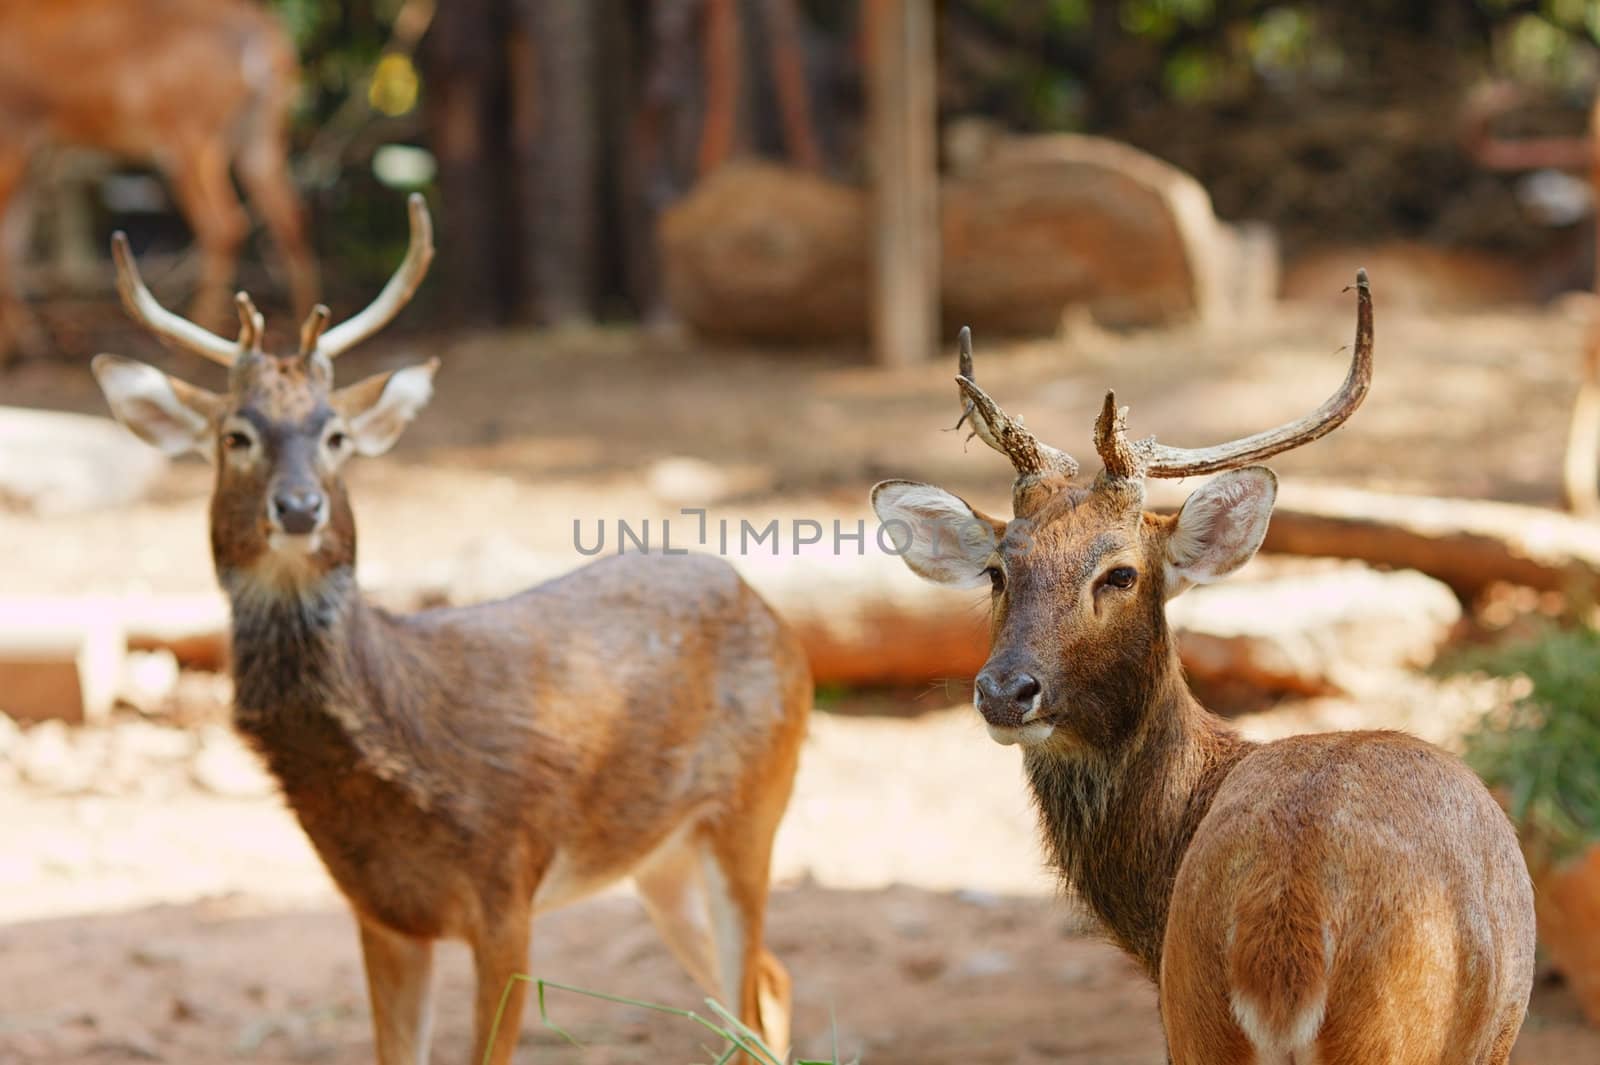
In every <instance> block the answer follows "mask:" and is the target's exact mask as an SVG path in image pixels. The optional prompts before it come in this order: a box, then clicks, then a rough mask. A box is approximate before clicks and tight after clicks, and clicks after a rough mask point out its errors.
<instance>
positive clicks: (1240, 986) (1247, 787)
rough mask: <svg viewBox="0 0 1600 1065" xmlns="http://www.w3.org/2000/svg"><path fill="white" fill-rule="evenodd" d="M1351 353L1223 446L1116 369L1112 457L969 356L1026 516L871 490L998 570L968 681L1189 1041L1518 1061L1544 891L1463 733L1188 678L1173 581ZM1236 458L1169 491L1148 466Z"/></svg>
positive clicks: (947, 550)
mask: <svg viewBox="0 0 1600 1065" xmlns="http://www.w3.org/2000/svg"><path fill="white" fill-rule="evenodd" d="M1357 285H1358V289H1359V317H1358V323H1359V324H1358V325H1357V329H1356V347H1355V356H1354V360H1353V362H1352V365H1351V368H1350V372H1349V375H1348V377H1347V379H1346V381H1345V383H1344V386H1343V387H1342V388H1341V389H1340V390H1339V392H1338V393H1336V394H1335V395H1334V396H1333V397H1332V398H1331V399H1330V400H1328V401H1327V402H1326V403H1324V404H1323V406H1322V407H1321V408H1319V409H1318V410H1317V411H1316V412H1315V413H1314V414H1312V415H1310V416H1308V417H1306V418H1303V419H1301V420H1299V421H1296V422H1292V423H1290V424H1287V425H1284V426H1281V427H1279V428H1277V429H1273V430H1269V431H1267V432H1263V433H1258V434H1256V435H1254V436H1249V437H1245V438H1244V439H1242V440H1238V441H1235V442H1233V443H1229V444H1223V445H1219V446H1216V447H1211V448H1202V449H1198V450H1188V449H1183V448H1174V447H1166V446H1163V445H1160V444H1157V443H1156V442H1155V441H1154V440H1153V439H1146V440H1129V439H1128V437H1127V433H1126V428H1125V425H1126V423H1125V416H1126V411H1125V410H1118V408H1117V405H1116V401H1115V398H1114V397H1113V396H1112V395H1111V394H1109V393H1108V394H1107V396H1106V400H1105V407H1104V409H1103V411H1102V412H1101V414H1100V417H1099V420H1098V422H1097V423H1096V426H1095V446H1096V448H1097V449H1098V451H1099V452H1100V456H1101V458H1102V459H1103V460H1104V462H1105V470H1104V472H1103V473H1101V474H1100V475H1099V476H1098V477H1097V478H1096V479H1095V480H1094V482H1093V483H1092V484H1091V485H1088V486H1083V485H1076V484H1074V483H1072V478H1073V477H1074V476H1075V475H1076V473H1077V471H1078V464H1077V463H1076V462H1075V461H1074V460H1073V459H1072V458H1071V456H1069V455H1067V454H1065V453H1064V452H1061V451H1059V450H1057V449H1055V448H1053V447H1050V446H1049V445H1047V444H1044V443H1042V442H1040V441H1039V440H1037V439H1036V438H1035V437H1034V436H1033V435H1032V434H1031V433H1030V432H1028V430H1027V429H1026V428H1024V427H1023V425H1022V423H1021V421H1019V420H1016V419H1013V418H1010V417H1007V415H1006V414H1005V412H1004V411H1002V410H1001V409H1000V408H999V407H998V406H997V405H996V404H995V403H994V401H993V400H991V399H990V398H989V397H988V396H987V395H985V394H984V392H983V390H982V389H980V388H979V387H978V386H977V385H976V384H975V383H974V382H973V375H972V363H971V354H970V347H969V346H968V344H969V341H968V340H967V338H966V336H965V335H963V345H962V346H963V350H962V360H961V363H962V364H961V376H960V377H958V378H957V381H958V383H959V386H960V390H961V394H962V397H963V400H964V403H965V404H967V407H966V412H965V413H964V415H963V421H965V420H967V419H969V418H970V419H971V425H972V428H973V429H974V431H975V432H976V433H977V435H978V436H979V437H980V438H982V439H983V441H984V442H985V443H987V444H988V445H989V446H991V447H993V448H995V449H996V450H998V451H1000V452H1001V453H1003V454H1005V455H1006V456H1007V457H1008V458H1009V459H1010V460H1011V462H1012V464H1013V465H1014V466H1015V467H1016V472H1017V478H1016V482H1015V485H1014V488H1013V491H1012V508H1013V511H1014V516H1013V517H1012V519H1011V520H1010V521H1009V522H1006V521H1002V520H1000V519H997V518H991V517H989V516H987V515H985V514H982V513H979V512H978V511H976V510H974V509H972V508H971V507H970V506H968V505H967V504H966V503H965V502H963V501H962V500H960V499H958V498H956V497H955V496H953V495H950V494H949V493H947V492H944V491H942V490H941V489H938V488H934V487H932V486H930V485H924V484H913V483H910V482H906V481H885V482H884V483H882V484H880V485H878V486H877V487H876V488H875V489H874V490H873V505H874V506H875V508H876V509H877V512H878V515H879V517H880V518H881V519H882V521H883V522H884V527H885V529H886V531H888V533H889V535H890V536H891V537H893V539H894V543H895V544H896V546H897V547H898V548H900V549H901V550H902V551H903V552H904V557H905V561H906V562H907V563H908V564H909V565H910V567H911V569H912V570H913V571H915V572H916V573H918V574H920V575H922V576H924V577H926V578H928V579H930V580H933V581H937V582H940V583H943V584H951V585H961V586H980V587H981V586H985V585H987V586H990V587H991V588H992V590H993V646H992V648H991V653H990V656H989V660H988V662H987V663H986V664H985V665H984V668H983V670H982V672H980V673H979V674H978V678H977V688H976V691H975V694H974V701H975V703H976V705H977V708H978V710H979V712H980V713H981V714H982V715H983V718H984V721H985V722H986V723H987V726H988V729H989V732H990V734H991V736H993V738H994V739H996V740H998V741H999V742H1001V743H1007V744H1020V745H1022V758H1023V766H1024V768H1025V771H1026V774H1027V778H1028V781H1029V785H1030V788H1031V790H1032V792H1033V797H1034V800H1035V803H1036V805H1037V807H1038V810H1039V815H1040V819H1041V821H1042V824H1043V828H1044V836H1045V840H1046V845H1047V848H1048V850H1049V851H1050V853H1051V855H1052V858H1053V860H1054V862H1055V864H1056V865H1057V867H1058V868H1059V869H1060V871H1061V873H1062V874H1063V876H1064V878H1065V879H1066V881H1067V882H1068V883H1070V885H1071V886H1072V888H1073V889H1074V890H1075V891H1076V893H1077V894H1078V896H1079V897H1080V898H1081V899H1082V900H1083V901H1084V902H1085V903H1087V904H1088V906H1089V907H1090V908H1091V909H1092V910H1093V912H1094V913H1095V914H1097V915H1098V917H1099V918H1100V920H1101V921H1102V922H1103V923H1104V925H1105V927H1106V928H1107V929H1108V930H1109V931H1110V933H1111V935H1112V937H1113V938H1114V939H1115V940H1116V942H1117V943H1118V944H1119V945H1121V946H1122V947H1123V949H1124V950H1126V951H1127V952H1128V953H1130V954H1131V955H1132V956H1133V957H1134V958H1135V959H1137V960H1138V962H1139V963H1140V964H1141V965H1142V966H1143V967H1144V969H1145V971H1146V972H1147V973H1148V974H1149V975H1150V976H1151V978H1152V979H1154V980H1156V981H1158V983H1159V987H1160V1002H1161V1017H1162V1021H1163V1024H1164V1025H1165V1028H1166V1033H1167V1045H1168V1051H1169V1053H1170V1055H1171V1060H1172V1061H1173V1062H1176V1063H1178V1065H1202V1063H1203V1065H1233V1063H1238V1065H1245V1063H1252V1062H1254V1063H1261V1065H1265V1063H1269V1062H1271V1063H1279V1065H1282V1063H1293V1065H1311V1063H1316V1065H1377V1063H1380V1062H1381V1063H1385V1065H1400V1063H1405V1065H1421V1063H1429V1065H1487V1063H1494V1065H1504V1063H1505V1062H1506V1061H1508V1060H1509V1058H1510V1054H1511V1045H1512V1043H1513V1042H1514V1041H1515V1039H1516V1036H1517V1032H1518V1029H1519V1028H1520V1026H1521V1024H1522V1019H1523V1014H1524V1012H1525V1011H1526V1008H1527V1002H1528V995H1529V992H1530V989H1531V985H1532V980H1533V948H1534V919H1533V895H1532V889H1531V886H1530V884H1529V879H1528V872H1527V868H1526V866H1525V865H1524V864H1523V860H1522V857H1521V854H1520V852H1519V850H1518V847H1517V840H1516V837H1515V834H1514V833H1513V832H1512V829H1511V826H1510V824H1509V823H1508V822H1507V820H1506V818H1505V816H1504V814H1503V813H1501V811H1500V809H1499V808H1498V807H1497V806H1496V805H1495V802H1494V800H1493V799H1492V798H1491V797H1490V796H1489V793H1488V792H1487V790H1485V788H1484V787H1483V785H1482V784H1481V783H1480V782H1479V781H1478V779H1477V778H1476V777H1475V776H1474V775H1473V774H1472V773H1471V772H1470V771H1468V770H1467V769H1466V767H1464V766H1463V765H1461V763H1460V762H1458V761H1457V760H1456V759H1454V758H1452V757H1450V756H1449V755H1446V754H1444V753H1443V752H1441V751H1439V750H1437V749H1436V748H1434V747H1431V746H1429V745H1428V744H1426V743H1423V742H1421V741H1420V740H1416V739H1413V738H1411V737H1409V736H1405V735H1403V734H1401V733H1396V732H1342V733H1337V732H1336V733H1329V734H1327V735H1316V736H1297V737H1294V738H1292V739H1286V740H1280V741H1277V742H1275V743H1268V744H1255V743H1250V742H1248V741H1246V740H1244V739H1243V738H1241V737H1239V736H1238V735H1236V734H1235V733H1234V732H1233V731H1232V730H1231V729H1230V728H1228V727H1227V726H1226V725H1225V724H1224V723H1223V722H1222V721H1221V720H1219V719H1218V718H1216V717H1214V716H1213V715H1211V714H1210V713H1208V712H1207V711H1206V710H1205V709H1203V708H1202V707H1201V706H1200V705H1199V704H1198V703H1197V702H1196V701H1195V699H1194V697H1193V695H1191V694H1190V692H1189V690H1188V688H1187V687H1186V686H1185V684H1184V681H1183V674H1182V671H1181V669H1180V667H1179V664H1178V657H1177V653H1176V649H1175V646H1174V641H1173V639H1172V634H1171V632H1170V631H1169V629H1168V627H1167V622H1166V616H1165V602H1166V600H1168V599H1170V598H1172V597H1173V596H1175V595H1177V594H1179V593H1180V592H1182V591H1183V590H1184V589H1185V588H1187V587H1189V586H1190V585H1193V584H1204V583H1207V582H1210V581H1214V580H1217V579H1219V578H1221V577H1224V576H1226V575H1227V574H1228V573H1231V572H1232V571H1234V570H1236V569H1237V568H1239V567H1240V566H1241V565H1243V564H1244V563H1245V562H1246V561H1247V560H1249V558H1250V557H1251V556H1252V555H1253V554H1254V553H1255V551H1256V549H1257V547H1259V546H1260V544H1261V540H1262V537H1263V536H1264V535H1265V533H1266V528H1267V520H1268V516H1269V515H1270V513H1271V508H1272V502H1273V498H1274V496H1275V494H1276V487H1277V480H1276V478H1275V477H1274V476H1273V474H1272V472H1271V471H1270V470H1267V469H1266V468H1264V467H1261V466H1252V465H1248V464H1249V463H1252V462H1255V461H1258V460H1260V459H1263V458H1266V457H1268V456H1270V455H1274V454H1277V453H1279V452H1281V451H1286V450H1288V449H1290V448H1293V447H1297V446H1299V445H1301V444H1305V443H1308V442H1310V441H1312V440H1315V439H1317V438H1318V437H1320V436H1322V435H1323V434H1325V433H1327V432H1329V431H1331V430H1332V429H1333V428H1335V427H1336V426H1337V425H1339V424H1340V423H1341V422H1343V421H1344V420H1345V419H1346V418H1348V417H1349V416H1350V414H1351V413H1352V412H1353V411H1354V410H1355V409H1356V407H1357V405H1358V404H1359V403H1360V402H1361V400H1362V397H1363V396H1364V395H1365V393H1366V390H1367V386H1368V384H1369V382H1370V379H1371V372H1372V344H1373V334H1372V304H1371V297H1370V295H1369V293H1368V290H1367V279H1366V276H1365V274H1364V273H1363V274H1361V275H1359V276H1358V281H1357ZM1207 473H1216V474H1219V476H1218V477H1216V478H1215V479H1214V480H1211V481H1210V482H1208V483H1206V484H1205V485H1203V486H1202V487H1201V488H1199V489H1198V490H1197V491H1195V492H1194V494H1193V495H1191V496H1190V497H1189V498H1188V500H1187V501H1186V502H1185V503H1184V505H1183V508H1182V509H1181V510H1180V511H1179V512H1178V513H1177V514H1176V515H1170V516H1168V515H1157V514H1152V513H1148V512H1146V511H1145V510H1144V509H1143V503H1144V478H1146V477H1185V476H1191V475H1196V474H1207Z"/></svg>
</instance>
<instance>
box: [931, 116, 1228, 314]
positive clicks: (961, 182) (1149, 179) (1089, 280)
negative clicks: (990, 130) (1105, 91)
mask: <svg viewBox="0 0 1600 1065" xmlns="http://www.w3.org/2000/svg"><path fill="white" fill-rule="evenodd" d="M940 239H941V242H942V244H941V250H942V253H943V256H944V269H943V283H942V286H941V299H942V308H943V311H944V316H945V321H946V324H947V326H949V327H950V328H952V329H954V328H959V327H960V326H962V325H970V326H972V328H973V329H975V330H977V331H979V333H980V335H982V334H983V333H986V332H987V333H996V332H998V333H1050V332H1053V331H1054V330H1055V328H1056V326H1057V324H1058V323H1059V321H1060V319H1061V314H1062V311H1063V310H1065V309H1066V308H1068V307H1075V306H1084V307H1088V308H1089V310H1090V312H1091V314H1092V315H1093V317H1094V319H1095V321H1097V322H1099V323H1100V324H1102V325H1106V326H1114V327H1128V326H1153V325H1164V324H1170V323H1174V322H1181V321H1186V320H1190V319H1196V318H1197V319H1200V320H1204V321H1211V320H1217V319H1223V318H1226V317H1227V316H1228V314H1229V310H1230V306H1231V302H1232V300H1233V299H1234V297H1233V295H1232V294H1231V293H1230V291H1229V284H1230V281H1229V274H1228V269H1229V268H1230V267H1231V266H1233V265H1234V264H1233V262H1232V261H1231V258H1232V257H1231V256H1230V254H1229V253H1230V251H1231V248H1230V247H1229V245H1228V241H1227V237H1226V234H1225V233H1224V230H1223V228H1222V227H1221V225H1220V224H1219V223H1218V221H1217V218H1216V215H1215V214H1214V213H1213V211H1212V208H1211V197H1210V196H1209V195H1207V193H1206V191H1205V189H1204V188H1203V187H1202V186H1201V185H1200V183H1199V182H1198V181H1196V180H1195V179H1194V178H1193V177H1191V176H1190V175H1188V174H1186V173H1184V172H1183V171H1182V170H1179V169H1178V168H1177V167H1175V166H1172V165H1171V164H1169V163H1166V162H1163V161H1162V160H1160V159H1157V158H1156V157H1155V156H1153V155H1149V154H1147V153H1145V152H1142V151H1140V150H1138V149H1137V148H1134V147H1132V146H1131V145H1127V144H1122V143H1120V142H1117V141H1113V140H1108V139H1106V138H1104V137H1090V136H1084V135H1080V134H1071V133H1062V134H1053V135H1049V136H1035V137H1005V138H1002V139H1000V140H999V141H997V142H996V144H995V145H994V147H993V149H992V150H991V152H990V154H989V156H988V158H986V159H985V161H984V165H983V166H982V167H981V168H978V169H976V170H974V171H973V172H972V173H971V174H970V175H969V176H968V177H965V178H959V179H956V180H954V181H951V182H949V183H947V184H946V186H945V189H944V194H943V198H942V203H941V211H940Z"/></svg>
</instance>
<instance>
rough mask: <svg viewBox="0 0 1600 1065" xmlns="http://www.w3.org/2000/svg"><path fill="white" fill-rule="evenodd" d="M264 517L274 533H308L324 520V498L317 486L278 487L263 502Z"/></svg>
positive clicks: (325, 514) (313, 530)
mask: <svg viewBox="0 0 1600 1065" xmlns="http://www.w3.org/2000/svg"><path fill="white" fill-rule="evenodd" d="M267 517H268V519H269V520H270V521H271V522H272V527H273V529H274V530H275V531H277V532H281V533H285V534H287V535H289V536H311V535H312V534H314V533H317V532H320V531H321V530H322V526H323V525H325V524H326V523H327V520H328V499H327V497H326V496H324V495H323V494H322V492H321V490H320V489H317V488H297V487H284V488H278V489H275V490H274V491H273V493H272V497H271V499H270V500H269V501H268V503H267Z"/></svg>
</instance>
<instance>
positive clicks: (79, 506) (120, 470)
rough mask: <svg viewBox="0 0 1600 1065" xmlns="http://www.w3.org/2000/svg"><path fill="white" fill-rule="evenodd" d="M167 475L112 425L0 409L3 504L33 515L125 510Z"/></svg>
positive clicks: (157, 460)
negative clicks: (120, 507)
mask: <svg viewBox="0 0 1600 1065" xmlns="http://www.w3.org/2000/svg"><path fill="white" fill-rule="evenodd" d="M166 468H167V460H166V459H165V458H163V457H162V455H161V453H160V452H159V451H157V450H156V449H155V448H152V447H147V446H146V445H144V444H142V443H140V442H139V441H138V440H136V439H135V438H134V437H133V436H132V435H131V434H130V433H129V432H128V431H127V430H126V429H123V428H122V427H121V426H119V425H118V424H117V423H116V422H114V421H112V420H111V419H109V418H97V417H92V416H90V415H85V414H66V413H62V412H59V411H44V410H26V409H23V408H20V407H0V505H9V506H12V507H17V508H20V509H23V510H27V511H31V512H32V513H35V514H63V513H75V512H78V511H85V510H94V509H98V508H102V507H116V506H125V505H127V504H129V503H132V502H135V501H137V500H140V499H143V498H144V497H145V496H146V495H147V494H149V491H150V489H151V487H152V486H153V485H154V484H155V482H156V481H157V480H158V479H159V478H160V477H161V475H162V474H163V473H165V472H166Z"/></svg>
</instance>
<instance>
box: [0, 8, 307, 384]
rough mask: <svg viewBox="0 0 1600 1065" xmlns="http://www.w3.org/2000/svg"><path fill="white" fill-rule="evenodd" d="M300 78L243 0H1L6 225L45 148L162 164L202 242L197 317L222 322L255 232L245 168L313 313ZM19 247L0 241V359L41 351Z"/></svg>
mask: <svg viewBox="0 0 1600 1065" xmlns="http://www.w3.org/2000/svg"><path fill="white" fill-rule="evenodd" d="M298 77H299V67H298V63H297V61H296V58H295V53H294V46H293V44H292V42H291V41H290V40H289V37H288V34H287V33H286V32H285V31H284V29H283V27H282V26H281V25H280V24H279V23H278V21H277V19H276V18H274V17H273V16H272V15H271V14H270V13H268V12H267V11H265V10H264V9H262V8H261V7H260V6H258V5H257V4H254V3H248V2H246V0H145V2H142V3H133V2H130V0H50V2H49V3H38V2H36V0H0V221H6V220H7V218H6V216H7V214H8V209H9V208H10V207H11V206H12V204H13V201H14V200H15V198H16V195H17V193H18V191H19V190H20V188H21V186H22V183H23V180H24V178H25V177H26V176H27V170H28V164H29V161H30V159H31V158H32V157H33V156H34V155H35V153H36V152H37V151H38V150H39V148H40V147H41V146H42V145H45V144H50V143H59V144H72V145H80V146H83V147H89V148H97V149H100V150H102V151H106V152H110V153H112V154H114V155H116V156H119V157H122V158H125V159H131V160H135V161H138V162H142V163H148V164H150V165H152V166H155V167H157V168H158V169H160V170H161V171H162V172H163V173H164V174H165V175H166V177H167V179H168V180H169V181H170V183H171V186H172V190H173V193H174V194H175V195H176V197H177V200H178V205H179V207H180V208H181V209H182V211H183V215H184V218H185V219H187V221H188V223H189V227H190V229H192V230H193V232H194V237H195V241H196V243H197V244H199V246H200V253H201V259H202V264H201V270H200V285H199V288H198V290H197V293H196V297H195V301H194V305H193V307H192V308H191V316H193V317H195V318H197V319H198V320H200V321H202V322H206V323H208V324H210V325H213V326H215V325H216V324H218V321H219V320H220V319H221V318H222V317H223V316H224V315H225V314H226V311H227V294H228V286H229V285H230V284H232V282H233V275H234V268H235V263H236V260H237V257H238V250H239V245H240V243H241V242H242V241H243V240H244V238H245V235H246V234H247V232H248V231H249V224H248V221H247V220H246V217H245V214H244V211H243V209H242V208H241V207H240V206H239V198H238V195H237V194H236V193H235V192H234V188H233V178H232V176H231V173H230V167H231V165H234V164H236V165H237V167H238V173H239V177H240V179H241V180H242V181H243V183H244V187H245V190H246V191H247V192H248V193H249V195H250V198H251V201H252V202H253V204H254V206H255V207H256V209H257V210H258V211H259V212H260V213H261V216H262V219H263V220H264V221H265V223H266V226H267V230H268V232H270V233H271V234H272V238H273V241H274V242H275V243H276V244H277V247H278V251H279V253H280V254H281V255H282V256H283V258H284V260H285V263H286V265H287V267H288V278H289V288H290V292H291V295H292V296H293V299H294V302H295V305H296V307H297V308H298V309H299V310H300V311H301V313H304V312H305V311H307V310H309V309H310V307H311V304H312V303H313V302H314V301H315V300H316V297H317V271H316V264H315V262H314V260H313V258H312V255H311V250H310V247H309V245H308V244H307V242H306V237H305V228H304V225H303V222H302V219H301V210H300V204H299V199H298V197H297V196H296V194H295V191H294V187H293V185H292V183H291V182H290V179H289V169H288V160H287V150H288V121H289V109H290V106H291V105H292V103H293V99H294V92H295V84H296V81H297V79H298ZM9 221H10V222H12V223H15V222H16V221H17V220H16V219H10V220H9ZM16 244H17V242H16V240H15V239H12V240H0V365H3V364H4V362H5V359H6V354H7V351H8V350H10V349H12V348H20V349H23V350H26V349H29V348H37V347H38V346H39V345H40V341H39V338H38V332H37V328H36V327H35V326H34V325H33V323H32V320H31V319H30V318H29V316H28V315H27V312H26V310H25V309H24V307H23V306H22V303H21V300H20V298H19V297H18V295H17V290H16V285H17V279H16V277H15V270H16V267H17V265H18V264H17V262H16V261H15V260H16V259H17V257H18V255H19V253H20V248H18V247H16V246H15V245H16Z"/></svg>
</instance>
